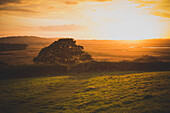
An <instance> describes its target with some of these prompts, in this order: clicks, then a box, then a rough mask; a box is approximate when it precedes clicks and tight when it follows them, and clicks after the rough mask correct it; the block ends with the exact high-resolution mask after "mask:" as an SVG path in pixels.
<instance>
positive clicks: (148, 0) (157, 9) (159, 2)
mask: <svg viewBox="0 0 170 113" xmlns="http://www.w3.org/2000/svg"><path fill="white" fill-rule="evenodd" d="M129 1H132V2H134V3H137V4H140V5H139V6H137V7H138V8H142V7H145V6H152V7H150V9H149V10H151V11H152V12H151V14H153V15H156V16H161V17H166V18H170V14H169V13H167V12H169V11H170V1H169V0H129Z"/></svg>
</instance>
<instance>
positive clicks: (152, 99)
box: [0, 72, 170, 113]
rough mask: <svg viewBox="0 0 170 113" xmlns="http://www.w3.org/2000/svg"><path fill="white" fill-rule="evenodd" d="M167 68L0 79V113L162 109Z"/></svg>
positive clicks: (165, 108)
mask: <svg viewBox="0 0 170 113" xmlns="http://www.w3.org/2000/svg"><path fill="white" fill-rule="evenodd" d="M169 78H170V72H143V73H141V72H140V73H139V72H109V73H81V74H67V75H66V76H58V77H42V78H40V77H38V78H29V79H28V78H26V79H11V80H1V81H0V100H1V101H0V112H2V113H13V112H14V113H20V112H22V113H23V112H25V113H28V112H31V113H38V112H39V113H40V112H41V113H49V112H52V113H53V112H56V113H58V112H65V113H88V112H93V113H95V112H103V113H112V112H118V113H122V112H123V113H129V112H132V113H138V112H139V113H141V112H144V113H147V112H149V113H158V112H161V113H166V112H168V111H170V109H169V108H170V106H169V102H170V98H169V95H170V91H169V90H170V82H169Z"/></svg>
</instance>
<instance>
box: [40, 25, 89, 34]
mask: <svg viewBox="0 0 170 113" xmlns="http://www.w3.org/2000/svg"><path fill="white" fill-rule="evenodd" d="M39 28H40V29H41V30H43V31H56V32H57V31H79V30H85V29H86V27H84V26H80V25H75V24H71V25H57V26H40V27H39Z"/></svg>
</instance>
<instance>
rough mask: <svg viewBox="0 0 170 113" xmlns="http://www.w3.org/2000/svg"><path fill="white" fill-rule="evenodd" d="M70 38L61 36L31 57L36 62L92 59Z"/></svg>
mask: <svg viewBox="0 0 170 113" xmlns="http://www.w3.org/2000/svg"><path fill="white" fill-rule="evenodd" d="M83 49H84V48H83V46H80V45H76V41H75V40H74V39H72V38H62V39H59V40H58V41H55V42H53V43H52V44H51V45H49V46H48V47H45V48H43V49H42V50H41V51H40V53H39V54H38V56H37V57H35V58H34V59H33V62H34V63H36V64H57V63H58V64H76V63H81V62H88V61H92V60H93V59H92V57H91V55H90V54H88V53H86V52H85V51H83Z"/></svg>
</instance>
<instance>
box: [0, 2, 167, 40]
mask: <svg viewBox="0 0 170 113" xmlns="http://www.w3.org/2000/svg"><path fill="white" fill-rule="evenodd" d="M0 25H1V27H0V37H2V36H11V35H12V36H14V35H15V36H16V35H31V36H32V35H34V36H41V37H75V38H76V39H112V40H122V39H123V40H137V39H150V38H170V32H169V31H170V1H169V0H0Z"/></svg>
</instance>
